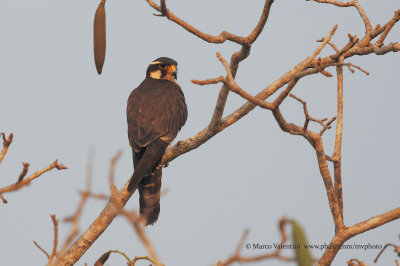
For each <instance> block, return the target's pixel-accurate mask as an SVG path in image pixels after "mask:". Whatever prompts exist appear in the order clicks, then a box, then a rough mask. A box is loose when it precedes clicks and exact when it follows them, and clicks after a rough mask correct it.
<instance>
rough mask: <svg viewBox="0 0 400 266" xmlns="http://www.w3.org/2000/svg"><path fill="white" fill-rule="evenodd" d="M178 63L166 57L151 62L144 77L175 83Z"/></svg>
mask: <svg viewBox="0 0 400 266" xmlns="http://www.w3.org/2000/svg"><path fill="white" fill-rule="evenodd" d="M177 67H178V63H177V62H176V61H175V60H173V59H171V58H168V57H160V58H157V59H156V60H154V61H153V62H151V64H150V65H149V67H148V68H147V72H146V76H147V77H150V78H153V79H166V80H169V81H172V82H175V80H176V79H177V76H178V68H177Z"/></svg>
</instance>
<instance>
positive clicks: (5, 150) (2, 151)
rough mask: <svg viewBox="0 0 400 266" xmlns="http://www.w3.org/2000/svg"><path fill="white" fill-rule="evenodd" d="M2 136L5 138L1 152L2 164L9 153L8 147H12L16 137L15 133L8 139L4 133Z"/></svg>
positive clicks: (0, 160) (0, 159)
mask: <svg viewBox="0 0 400 266" xmlns="http://www.w3.org/2000/svg"><path fill="white" fill-rule="evenodd" d="M0 135H1V136H2V137H3V149H2V150H1V152H0V163H1V162H2V161H3V159H4V156H5V155H6V153H7V150H8V147H10V144H11V142H12V139H13V137H14V135H13V133H11V134H10V135H9V136H8V138H7V139H6V137H5V136H6V135H5V134H4V133H0Z"/></svg>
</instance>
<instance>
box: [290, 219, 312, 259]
mask: <svg viewBox="0 0 400 266" xmlns="http://www.w3.org/2000/svg"><path fill="white" fill-rule="evenodd" d="M290 223H291V224H292V240H293V245H294V247H295V248H294V251H295V254H296V262H297V265H298V266H312V265H313V260H312V257H311V253H310V250H309V249H308V248H306V247H305V246H306V245H308V242H307V238H306V234H305V233H304V230H303V228H302V227H301V225H300V224H299V223H298V222H297V221H295V220H291V221H290Z"/></svg>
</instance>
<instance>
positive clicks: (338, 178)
mask: <svg viewBox="0 0 400 266" xmlns="http://www.w3.org/2000/svg"><path fill="white" fill-rule="evenodd" d="M336 73H337V123H336V137H335V148H334V152H333V155H332V157H333V158H335V159H336V161H335V162H334V163H333V166H334V178H335V192H336V197H337V200H338V204H339V209H340V214H341V216H342V219H343V192H342V155H341V152H342V136H343V56H341V57H340V58H339V64H338V65H337V66H336Z"/></svg>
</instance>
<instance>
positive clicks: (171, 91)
mask: <svg viewBox="0 0 400 266" xmlns="http://www.w3.org/2000/svg"><path fill="white" fill-rule="evenodd" d="M177 66H178V63H177V62H176V61H175V60H173V59H171V58H168V57H160V58H157V59H156V60H154V61H153V62H151V63H150V65H149V66H148V68H147V71H146V78H145V79H144V80H143V82H142V83H141V84H140V85H139V87H137V88H136V89H134V90H133V91H132V92H131V94H130V96H129V98H128V106H127V109H126V116H127V121H128V138H129V144H130V146H131V148H132V157H133V168H134V172H133V175H132V177H131V179H130V182H129V185H128V191H129V192H133V191H134V190H135V189H136V187H137V188H138V190H139V204H140V215H141V216H142V217H143V218H144V221H145V224H146V225H149V224H153V223H155V222H156V221H157V219H158V215H159V213H160V190H161V176H162V165H163V160H162V158H163V155H164V152H165V149H166V148H167V147H168V145H169V144H170V143H171V142H172V141H173V140H174V139H175V137H176V135H177V134H178V132H179V130H180V129H181V128H182V126H183V125H184V124H185V122H186V119H187V107H186V103H185V96H184V95H183V92H182V90H181V88H180V86H179V85H178V83H177V82H176V79H177Z"/></svg>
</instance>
